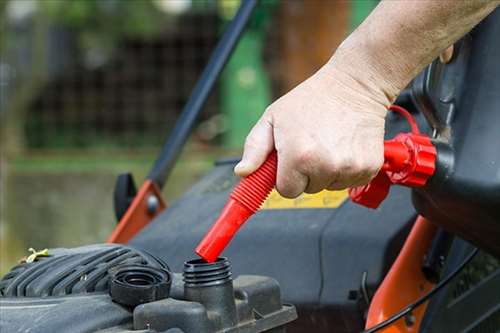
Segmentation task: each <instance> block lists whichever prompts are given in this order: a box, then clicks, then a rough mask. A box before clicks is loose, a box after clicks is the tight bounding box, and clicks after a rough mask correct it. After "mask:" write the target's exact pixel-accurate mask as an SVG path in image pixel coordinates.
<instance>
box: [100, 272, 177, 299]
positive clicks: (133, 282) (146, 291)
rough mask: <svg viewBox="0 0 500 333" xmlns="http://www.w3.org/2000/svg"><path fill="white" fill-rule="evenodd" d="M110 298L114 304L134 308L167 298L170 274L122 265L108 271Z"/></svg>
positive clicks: (170, 281) (170, 280)
mask: <svg viewBox="0 0 500 333" xmlns="http://www.w3.org/2000/svg"><path fill="white" fill-rule="evenodd" d="M109 274H110V289H109V293H110V295H111V298H112V299H113V301H115V302H116V303H119V304H122V305H125V306H130V307H135V306H137V305H139V304H144V303H149V302H154V301H158V300H160V299H164V298H168V297H169V295H170V285H171V284H172V276H171V273H170V272H168V271H167V270H165V269H162V268H157V267H151V266H145V265H137V264H130V265H122V266H118V267H116V268H114V269H112V270H110V271H109Z"/></svg>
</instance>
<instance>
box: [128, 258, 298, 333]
mask: <svg viewBox="0 0 500 333" xmlns="http://www.w3.org/2000/svg"><path fill="white" fill-rule="evenodd" d="M179 278H180V276H179ZM173 287H174V288H176V289H175V290H173V292H172V296H173V297H174V298H175V299H174V298H169V299H165V300H162V301H157V302H152V303H147V304H143V305H141V306H139V307H137V308H136V309H135V310H134V328H135V329H138V330H141V329H146V328H149V329H153V330H155V331H158V332H164V331H167V332H169V329H172V328H178V329H180V330H181V331H182V332H185V333H212V332H228V333H229V332H235V333H236V332H238V333H246V332H248V333H252V332H276V333H279V332H285V325H286V324H287V323H289V322H291V321H293V320H294V319H296V318H297V313H296V311H295V308H294V307H293V306H292V305H283V304H282V302H281V294H280V288H279V284H278V282H276V280H274V279H271V278H267V277H262V276H253V275H244V276H240V277H239V278H237V279H236V280H235V281H234V284H233V281H232V278H231V268H230V264H229V261H228V260H227V259H225V258H219V259H218V260H217V261H215V262H214V263H206V262H203V261H202V260H200V259H196V260H192V261H189V262H187V263H185V265H184V274H183V283H182V282H181V281H178V282H177V283H175V280H174V285H173Z"/></svg>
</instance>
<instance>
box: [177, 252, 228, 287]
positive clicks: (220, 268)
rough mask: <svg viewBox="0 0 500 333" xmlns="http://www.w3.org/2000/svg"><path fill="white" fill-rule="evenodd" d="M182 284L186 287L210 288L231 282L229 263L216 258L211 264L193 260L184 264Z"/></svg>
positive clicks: (225, 259)
mask: <svg viewBox="0 0 500 333" xmlns="http://www.w3.org/2000/svg"><path fill="white" fill-rule="evenodd" d="M183 277H184V283H185V285H186V286H188V287H210V286H216V285H219V284H223V283H226V282H228V281H231V280H232V278H231V263H230V262H229V260H227V258H223V257H222V258H217V260H215V261H214V262H213V263H208V262H206V261H205V260H203V259H194V260H190V261H187V262H185V263H184V273H183Z"/></svg>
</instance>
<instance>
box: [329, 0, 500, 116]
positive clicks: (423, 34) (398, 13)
mask: <svg viewBox="0 0 500 333" xmlns="http://www.w3.org/2000/svg"><path fill="white" fill-rule="evenodd" d="M499 4H500V1H485V0H468V1H466V0H463V1H461V0H457V1H444V0H439V1H438V0H434V1H433V0H420V1H390V0H385V1H382V2H381V3H380V4H379V5H378V6H377V8H375V10H374V11H373V12H372V13H371V14H370V16H369V17H368V18H367V19H366V20H365V21H364V22H363V24H362V25H361V26H360V27H359V28H358V29H356V30H355V31H354V32H353V33H352V34H351V35H350V36H349V37H348V38H347V39H346V40H345V41H344V42H343V43H342V45H341V46H340V47H339V49H338V50H337V52H336V53H335V54H334V56H333V57H332V59H331V61H330V62H329V65H333V67H334V68H335V69H337V70H338V71H342V72H345V73H347V74H348V76H349V77H350V79H352V80H354V81H357V84H361V85H363V86H364V87H365V88H368V89H369V90H372V92H373V93H374V94H375V95H378V96H377V99H378V100H379V101H380V103H382V104H384V105H385V106H387V104H390V103H392V102H393V101H394V99H395V98H396V96H397V95H398V94H399V92H400V91H401V90H402V89H403V88H404V87H405V86H406V85H407V84H408V83H409V81H410V80H412V79H413V77H414V76H415V75H416V74H418V73H419V72H420V71H421V70H422V69H423V68H424V67H425V66H426V65H428V64H429V63H430V62H431V61H432V60H433V59H435V58H436V57H437V56H438V55H439V53H440V52H441V51H442V50H444V49H445V48H446V47H448V46H449V45H451V44H453V43H454V42H455V41H456V40H458V39H459V38H460V37H461V36H463V35H464V34H465V33H467V32H468V31H470V30H471V29H472V28H473V27H474V26H475V25H476V24H477V23H479V22H480V21H481V20H482V19H483V18H484V17H485V16H487V15H488V14H489V13H490V12H492V11H493V10H494V9H495V8H496V6H498V5H499Z"/></svg>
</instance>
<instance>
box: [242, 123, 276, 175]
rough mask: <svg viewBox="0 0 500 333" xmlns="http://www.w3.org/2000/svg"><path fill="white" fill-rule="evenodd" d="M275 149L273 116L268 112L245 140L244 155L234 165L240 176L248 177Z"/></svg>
mask: <svg viewBox="0 0 500 333" xmlns="http://www.w3.org/2000/svg"><path fill="white" fill-rule="evenodd" d="M273 149H274V139H273V125H272V118H271V117H270V116H269V115H268V114H267V113H264V115H263V116H262V117H261V118H260V120H259V121H258V122H257V123H256V124H255V126H254V127H253V128H252V130H251V131H250V133H249V134H248V136H247V138H246V140H245V147H244V149H243V157H242V158H241V161H240V162H239V163H238V164H237V165H236V166H235V167H234V172H235V173H236V175H238V176H240V177H246V176H248V175H249V174H251V173H252V172H254V171H255V170H257V169H258V168H259V167H260V166H261V164H262V163H264V161H265V160H266V158H267V156H268V155H269V154H270V153H271V151H272V150H273Z"/></svg>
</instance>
